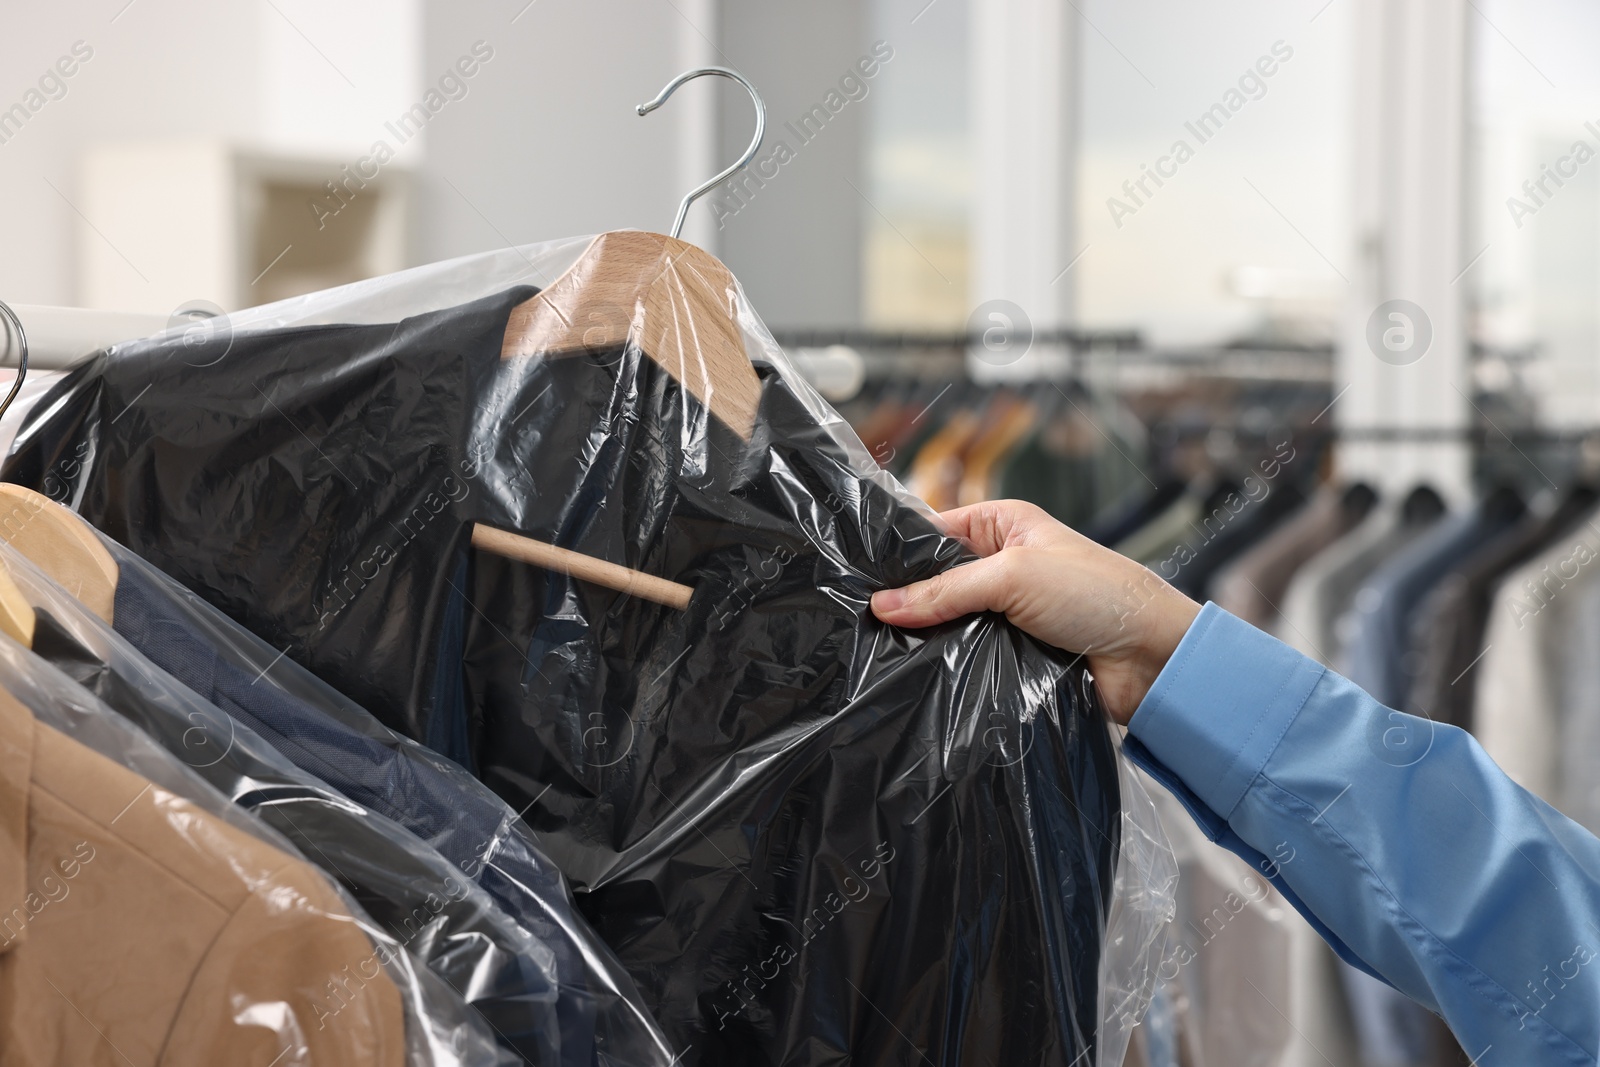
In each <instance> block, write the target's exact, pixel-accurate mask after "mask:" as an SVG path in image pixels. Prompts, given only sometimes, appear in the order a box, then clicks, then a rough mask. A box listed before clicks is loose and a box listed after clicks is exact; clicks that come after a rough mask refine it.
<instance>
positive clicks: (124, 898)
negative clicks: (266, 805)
mask: <svg viewBox="0 0 1600 1067" xmlns="http://www.w3.org/2000/svg"><path fill="white" fill-rule="evenodd" d="M0 762H3V764H4V767H3V768H0V771H3V773H0V819H3V820H4V822H5V824H6V827H7V832H6V834H5V836H4V841H5V842H6V844H7V848H9V850H10V851H9V852H8V853H6V854H5V855H3V856H0V859H5V860H7V861H8V862H5V863H4V864H3V865H0V875H3V878H4V899H3V901H0V903H4V905H5V906H6V907H7V909H8V910H7V911H6V913H5V915H4V916H3V919H0V926H3V936H4V938H5V943H4V944H3V945H0V1017H3V1018H4V1020H5V1025H4V1026H3V1027H0V1061H4V1062H6V1063H19V1064H69V1063H70V1064H89V1065H95V1067H101V1065H104V1067H111V1065H113V1064H117V1065H127V1064H133V1065H134V1067H182V1065H188V1064H193V1065H196V1067H198V1065H201V1064H205V1065H210V1064H216V1063H268V1062H271V1063H274V1064H296V1065H301V1067H305V1065H314V1064H329V1065H333V1064H337V1065H339V1067H345V1065H383V1067H399V1065H400V1064H402V1063H407V1064H411V1065H413V1067H423V1065H429V1067H501V1065H503V1064H505V1063H507V1062H509V1061H508V1060H507V1059H506V1058H504V1057H503V1056H502V1054H501V1051H500V1050H499V1048H498V1047H497V1046H496V1045H495V1044H494V1042H493V1041H492V1039H491V1038H490V1037H489V1030H488V1028H487V1027H486V1026H484V1025H483V1023H482V1022H481V1021H480V1020H479V1019H478V1018H477V1017H476V1016H475V1015H473V1014H472V1013H470V1012H469V1011H468V1009H467V1008H466V1007H465V1005H464V1004H462V1002H461V1001H460V999H459V998H457V997H455V996H454V994H452V993H451V992H450V991H449V990H448V989H446V988H445V987H443V986H442V985H440V984H439V983H438V982H437V980H436V979H433V978H432V977H431V976H430V975H428V974H427V973H426V972H419V971H417V970H416V969H414V968H413V967H412V966H411V964H410V962H409V960H408V958H407V957H406V955H405V953H404V952H403V951H402V950H401V949H400V947H399V946H398V944H396V943H395V942H394V941H393V940H392V939H390V938H389V937H388V936H387V935H386V934H384V933H383V932H382V931H381V930H379V929H378V928H377V927H376V926H375V925H374V924H373V922H372V920H371V919H370V918H368V917H367V916H366V915H365V914H364V912H363V911H362V910H361V908H360V907H359V905H357V904H355V903H354V902H353V901H351V900H350V899H349V898H348V897H345V896H344V895H343V894H342V893H341V892H340V891H339V890H338V889H336V888H335V887H334V886H333V885H331V884H329V883H328V881H327V880H326V878H325V877H324V875H323V874H322V873H321V872H319V871H317V870H316V869H315V868H314V867H312V866H311V865H310V864H308V863H307V862H306V861H305V859H304V858H303V857H302V856H301V855H300V854H299V853H298V852H296V851H295V849H294V847H293V846H292V845H290V844H289V842H287V841H286V840H284V839H283V838H282V837H281V836H279V835H278V834H277V833H276V832H275V831H273V830H271V829H270V828H268V827H267V826H265V825H264V824H262V823H261V822H260V821H259V820H257V819H256V818H255V817H254V816H253V815H250V814H248V813H246V812H244V811H242V810H241V809H238V808H235V807H233V806H232V805H231V804H229V802H228V801H227V800H226V798H224V797H223V796H221V795H220V794H218V793H217V792H216V791H215V790H213V789H212V788H211V787H210V786H209V785H207V784H206V783H205V782H204V781H203V780H201V779H200V778H199V777H198V776H196V775H195V774H194V772H193V771H192V770H191V769H190V768H188V767H186V766H184V765H183V764H182V763H180V762H179V761H178V760H177V759H176V757H174V756H172V755H171V754H170V753H168V752H166V751H164V750H162V749H160V748H158V747H157V746H156V745H155V744H154V742H152V741H151V740H150V739H149V738H148V737H146V736H145V735H144V734H143V733H141V732H140V731H139V730H138V729H137V728H136V727H134V726H133V725H132V724H130V723H128V722H127V721H126V720H124V719H122V718H120V717H119V716H117V715H115V714H114V713H113V712H111V711H110V710H109V709H108V708H106V706H105V705H104V704H102V703H100V702H99V701H98V700H97V699H96V698H94V697H93V696H92V695H90V694H89V693H88V692H86V691H85V690H84V689H83V688H82V687H81V686H79V685H77V683H75V682H73V681H72V680H71V679H70V678H68V677H67V676H65V675H63V674H62V673H61V672H60V671H58V670H56V669H55V668H54V667H52V666H50V665H49V664H47V663H46V662H45V661H43V660H41V659H40V658H38V657H37V656H34V655H33V654H32V653H30V652H28V651H27V650H25V649H23V648H22V647H21V646H19V645H17V644H14V643H13V642H11V641H8V640H4V641H0Z"/></svg>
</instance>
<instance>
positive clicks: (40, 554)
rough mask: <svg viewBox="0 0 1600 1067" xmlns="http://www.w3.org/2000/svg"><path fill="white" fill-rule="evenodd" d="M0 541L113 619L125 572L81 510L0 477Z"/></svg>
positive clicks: (103, 616)
mask: <svg viewBox="0 0 1600 1067" xmlns="http://www.w3.org/2000/svg"><path fill="white" fill-rule="evenodd" d="M0 540H4V541H5V542H6V543H7V544H9V545H10V546H11V547H12V548H14V549H16V550H17V551H18V552H21V553H22V554H23V555H24V556H27V557H28V560H29V561H30V562H31V563H33V565H34V566H36V567H38V568H39V569H40V570H42V571H44V572H45V574H47V575H49V576H50V577H51V578H52V579H53V580H54V581H55V582H56V583H57V584H59V585H61V586H62V587H63V588H65V589H66V590H67V592H69V593H71V594H72V595H73V596H75V597H77V598H78V600H79V601H80V602H82V604H83V606H84V607H86V608H88V609H89V610H90V611H92V612H94V613H95V615H97V616H99V618H100V619H101V620H103V621H104V622H106V623H110V622H111V614H112V610H113V608H114V606H115V604H116V600H117V578H118V576H119V574H120V573H121V572H120V571H119V569H118V567H117V561H116V560H115V559H113V558H112V556H111V553H110V552H109V551H107V550H106V546H105V545H103V544H101V543H100V538H99V537H97V536H95V532H94V530H93V529H92V528H91V527H90V526H89V524H88V522H86V521H85V520H84V518H83V517H82V516H81V515H79V514H78V513H77V512H75V511H73V510H72V509H70V508H68V507H66V506H64V505H62V504H58V503H56V502H55V501H54V500H51V499H50V498H49V497H47V496H45V495H44V494H43V493H36V492H34V491H33V490H32V489H25V488H23V487H22V486H20V485H13V484H11V483H10V482H0ZM7 581H8V582H9V579H7ZM20 595H21V594H20V593H19V594H18V596H20ZM30 634H31V631H30Z"/></svg>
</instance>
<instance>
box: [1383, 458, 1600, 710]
mask: <svg viewBox="0 0 1600 1067" xmlns="http://www.w3.org/2000/svg"><path fill="white" fill-rule="evenodd" d="M1597 499H1600V494H1597V493H1596V492H1595V490H1594V489H1592V488H1589V487H1587V486H1580V487H1578V488H1576V489H1574V490H1572V491H1571V492H1569V493H1567V495H1566V496H1565V497H1564V498H1563V499H1562V501H1561V503H1559V504H1558V505H1557V506H1556V508H1555V510H1554V511H1552V512H1551V513H1550V514H1549V515H1547V516H1544V517H1543V518H1533V517H1531V516H1530V517H1527V518H1525V519H1523V520H1522V521H1521V522H1519V523H1518V524H1517V525H1515V526H1513V527H1512V528H1511V529H1509V530H1507V531H1505V532H1504V533H1502V534H1501V535H1500V536H1498V537H1496V538H1494V539H1493V540H1492V541H1490V542H1489V543H1487V544H1485V545H1484V546H1483V547H1482V548H1481V549H1479V550H1478V551H1477V552H1476V553H1474V554H1473V555H1471V556H1469V557H1467V558H1466V559H1465V560H1463V561H1462V562H1461V563H1460V565H1459V566H1458V567H1457V568H1456V569H1455V570H1453V571H1452V572H1451V573H1450V574H1448V575H1446V576H1445V577H1444V578H1443V579H1441V580H1440V582H1439V584H1438V586H1436V587H1435V588H1434V589H1433V591H1432V592H1431V593H1429V594H1428V596H1427V597H1426V599H1425V600H1424V601H1423V603H1422V604H1421V605H1420V606H1419V607H1418V609H1417V615H1416V620H1415V622H1414V623H1413V624H1412V629H1413V636H1412V640H1413V643H1414V644H1415V646H1416V647H1417V648H1418V649H1419V650H1420V653H1421V659H1420V665H1419V668H1418V671H1417V676H1416V679H1415V680H1414V681H1413V683H1412V686H1411V693H1410V697H1409V700H1408V702H1407V706H1406V707H1405V708H1404V709H1403V710H1405V711H1408V712H1410V713H1411V714H1413V715H1424V716H1426V717H1428V718H1430V719H1433V720H1434V721H1435V722H1446V723H1449V724H1450V725H1452V726H1459V727H1460V728H1461V729H1463V730H1469V731H1470V730H1471V729H1472V711H1473V695H1474V694H1475V693H1476V691H1477V672H1476V668H1477V666H1478V663H1479V662H1480V661H1481V660H1482V658H1483V652H1484V647H1483V642H1484V635H1485V633H1486V631H1487V630H1488V627H1489V610H1490V607H1491V605H1492V603H1493V600H1494V591H1495V587H1496V586H1497V585H1498V583H1499V581H1500V578H1501V576H1502V575H1504V574H1506V573H1508V572H1509V571H1511V570H1512V569H1513V568H1515V567H1519V566H1521V565H1522V564H1523V563H1525V562H1527V561H1528V560H1530V559H1532V558H1533V557H1534V556H1536V555H1538V554H1539V553H1540V552H1542V551H1543V550H1544V548H1545V546H1547V545H1549V544H1550V543H1551V542H1552V541H1554V540H1556V538H1558V537H1562V536H1565V535H1566V534H1568V533H1570V532H1571V531H1572V529H1573V528H1574V527H1575V526H1577V524H1578V523H1579V522H1580V521H1581V520H1582V519H1583V517H1584V516H1585V515H1587V514H1588V513H1589V512H1590V511H1591V510H1592V509H1593V508H1594V505H1595V502H1596V500H1597Z"/></svg>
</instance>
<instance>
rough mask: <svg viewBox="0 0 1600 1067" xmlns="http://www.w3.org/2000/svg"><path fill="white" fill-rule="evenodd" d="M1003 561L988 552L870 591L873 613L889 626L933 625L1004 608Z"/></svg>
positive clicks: (1007, 596) (1007, 595)
mask: <svg viewBox="0 0 1600 1067" xmlns="http://www.w3.org/2000/svg"><path fill="white" fill-rule="evenodd" d="M1007 571H1008V568H1007V566H1006V561H1005V559H1004V557H1003V555H994V556H987V557H985V558H983V559H979V560H974V561H973V562H971V563H965V564H962V565H961V566H959V567H952V568H951V569H950V570H947V571H945V572H944V573H943V574H939V575H936V576H934V577H932V578H929V579H928V580H927V581H925V582H914V583H912V584H911V585H908V586H906V587H905V588H903V589H885V590H882V591H881V592H877V593H874V594H873V595H872V613H873V614H874V615H876V616H877V617H878V618H879V620H881V621H883V622H886V623H889V624H890V625H891V626H912V627H916V626H933V625H936V624H938V623H941V622H948V621H949V620H951V619H959V618H960V617H961V616H963V615H971V614H972V613H974V612H978V611H1004V610H1006V607H1007V606H1008V605H1009V603H1010V599H1011V598H1010V588H1009V585H1008V584H1007Z"/></svg>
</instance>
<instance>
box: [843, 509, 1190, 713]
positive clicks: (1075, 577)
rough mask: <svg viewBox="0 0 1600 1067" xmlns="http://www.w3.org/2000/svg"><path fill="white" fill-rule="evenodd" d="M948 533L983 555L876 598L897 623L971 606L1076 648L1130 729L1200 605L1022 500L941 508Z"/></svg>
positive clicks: (876, 606)
mask: <svg viewBox="0 0 1600 1067" xmlns="http://www.w3.org/2000/svg"><path fill="white" fill-rule="evenodd" d="M941 518H942V519H943V520H944V522H945V523H946V525H947V532H948V533H949V534H950V536H952V537H959V538H962V539H963V540H965V541H966V542H967V544H968V545H970V546H971V547H972V549H973V551H975V552H977V553H978V554H979V555H981V556H983V557H984V558H983V559H980V560H975V561H973V562H972V563H968V564H965V565H963V566H960V567H955V568H953V569H951V570H948V571H946V572H945V573H943V574H940V575H938V576H937V577H934V578H931V579H929V580H928V581H925V582H917V583H915V584H913V585H908V586H906V587H905V588H904V589H889V590H885V591H883V592H880V593H876V594H874V595H873V598H872V611H873V614H875V615H877V616H878V618H879V619H882V620H883V621H884V622H886V623H890V624H892V625H895V626H932V625H934V624H935V623H941V622H945V621H947V620H949V619H954V618H959V617H960V616H962V615H968V614H971V613H972V612H975V611H998V612H1003V613H1004V614H1005V616H1006V618H1008V619H1010V620H1011V621H1012V622H1013V623H1014V624H1016V625H1017V626H1019V627H1021V628H1022V629H1023V630H1026V631H1027V632H1028V633H1030V634H1032V635H1033V636H1034V637H1037V638H1038V639H1039V640H1041V641H1044V642H1046V643H1047V644H1051V645H1055V646H1056V647H1057V648H1063V649H1066V650H1067V651H1068V652H1081V653H1083V654H1084V655H1085V656H1086V658H1087V659H1088V661H1089V670H1090V672H1091V673H1093V675H1094V679H1095V682H1096V683H1097V684H1098V686H1099V688H1100V696H1101V698H1102V699H1103V700H1104V701H1105V705H1106V709H1107V710H1108V711H1109V712H1110V713H1111V717H1112V718H1114V719H1115V720H1116V721H1117V722H1119V723H1121V724H1122V725H1124V726H1126V725H1127V724H1128V720H1129V719H1131V718H1132V717H1133V713H1134V711H1135V710H1136V709H1137V708H1138V707H1139V702H1140V701H1141V700H1143V699H1144V695H1145V694H1146V693H1148V692H1149V691H1150V686H1151V685H1152V684H1153V683H1154V682H1155V680H1156V675H1158V674H1160V673H1161V668H1162V667H1164V666H1166V663H1167V660H1168V659H1170V658H1171V656H1172V653H1173V651H1174V650H1175V649H1176V648H1177V647H1178V642H1179V641H1181V640H1183V635H1184V633H1185V632H1187V631H1188V629H1189V624H1190V623H1191V622H1193V621H1194V617H1195V616H1196V615H1197V614H1199V612H1200V605H1198V604H1196V603H1195V602H1194V601H1192V600H1190V599H1189V598H1188V597H1186V596H1184V595H1183V594H1182V593H1180V592H1178V591H1177V590H1176V589H1174V588H1172V586H1170V585H1168V584H1167V583H1166V582H1164V581H1162V580H1161V579H1160V578H1159V577H1157V576H1156V574H1155V572H1153V571H1151V570H1150V569H1149V568H1148V567H1144V566H1141V565H1140V564H1138V563H1135V562H1134V561H1133V560H1131V559H1128V558H1127V557H1125V556H1119V555H1117V554H1116V553H1115V552H1113V551H1111V550H1110V549H1109V548H1103V547H1101V546H1100V545H1097V544H1095V543H1094V542H1093V541H1091V540H1089V539H1088V538H1087V537H1084V536H1082V535H1081V534H1079V533H1076V532H1075V531H1073V530H1071V529H1069V528H1068V527H1066V526H1063V525H1062V524H1061V523H1059V522H1057V521H1056V520H1055V519H1053V518H1051V517H1050V516H1049V515H1047V514H1046V513H1045V512H1044V511H1043V510H1041V509H1040V508H1037V507H1035V506H1034V505H1032V504H1025V503H1023V502H1022V501H1020V500H996V501H991V502H989V503H984V504H973V505H972V506H970V507H965V508H957V509H956V510H954V511H947V512H945V513H944V514H943V515H942V516H941Z"/></svg>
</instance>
